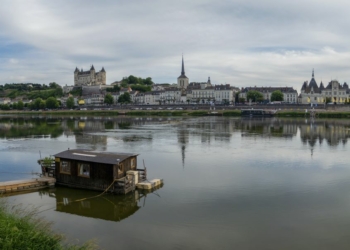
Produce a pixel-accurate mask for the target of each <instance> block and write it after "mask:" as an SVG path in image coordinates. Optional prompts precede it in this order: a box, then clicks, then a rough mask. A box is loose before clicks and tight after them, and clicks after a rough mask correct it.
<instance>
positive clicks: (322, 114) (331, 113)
mask: <svg viewBox="0 0 350 250" xmlns="http://www.w3.org/2000/svg"><path fill="white" fill-rule="evenodd" d="M1 114H2V115H43V116H47V115H50V116H54V115H69V116H95V115H98V116H121V115H123V116H124V115H125V116H228V117H239V116H241V110H239V109H234V110H57V111H2V112H0V115H1ZM276 116H277V117H310V112H307V113H305V110H304V109H302V110H278V111H277V113H276ZM315 117H316V118H317V117H319V118H350V111H336V110H322V109H318V110H317V111H316V113H315Z"/></svg>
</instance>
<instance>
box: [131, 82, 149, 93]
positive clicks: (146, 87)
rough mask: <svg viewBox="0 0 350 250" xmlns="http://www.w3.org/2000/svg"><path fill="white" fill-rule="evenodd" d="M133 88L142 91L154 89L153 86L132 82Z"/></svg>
mask: <svg viewBox="0 0 350 250" xmlns="http://www.w3.org/2000/svg"><path fill="white" fill-rule="evenodd" d="M130 87H131V89H132V90H137V91H140V92H148V91H151V90H152V87H151V86H149V85H142V84H132V85H130Z"/></svg>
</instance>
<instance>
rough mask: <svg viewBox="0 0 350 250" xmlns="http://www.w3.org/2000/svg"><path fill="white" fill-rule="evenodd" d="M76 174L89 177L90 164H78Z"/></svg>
mask: <svg viewBox="0 0 350 250" xmlns="http://www.w3.org/2000/svg"><path fill="white" fill-rule="evenodd" d="M78 176H81V177H87V178H90V164H87V163H79V164H78Z"/></svg>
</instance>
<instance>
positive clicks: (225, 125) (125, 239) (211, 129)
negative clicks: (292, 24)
mask: <svg viewBox="0 0 350 250" xmlns="http://www.w3.org/2000/svg"><path fill="white" fill-rule="evenodd" d="M349 136H350V121H348V120H336V121H332V120H318V119H316V120H315V121H310V120H305V119H297V120H295V119H277V118H273V119H257V120H249V119H247V120H246V119H237V118H222V117H200V118H168V117H166V118H110V119H108V118H103V117H92V118H89V117H59V118H57V117H56V118H47V117H46V118H45V117H41V118H40V117H32V118H30V117H22V118H20V117H2V118H0V157H1V164H0V172H1V173H0V181H5V180H14V179H21V178H31V177H33V176H32V175H30V174H29V173H31V172H39V170H40V169H39V165H38V164H37V162H36V161H37V159H38V158H39V157H40V155H41V156H42V157H44V156H48V155H52V154H55V153H58V152H61V151H63V150H66V149H68V148H84V149H91V150H99V151H117V152H135V153H139V154H140V156H139V166H140V165H142V160H144V161H145V164H146V167H147V168H148V177H149V179H151V178H163V179H164V183H165V184H164V186H163V187H162V188H160V189H158V190H157V191H156V192H154V193H148V194H147V193H141V192H135V193H134V194H130V195H126V196H115V195H104V196H102V197H99V198H95V199H90V200H85V201H82V202H73V203H70V202H71V201H74V200H77V199H80V198H84V197H91V196H94V195H96V194H99V193H96V192H90V191H84V190H76V189H68V188H55V189H47V190H42V191H36V192H32V193H29V194H21V195H15V196H11V197H10V198H8V199H9V202H11V203H15V204H23V205H25V206H27V205H31V204H34V205H35V206H38V207H39V211H41V212H40V213H39V215H40V216H42V217H44V218H47V219H48V220H50V221H53V222H54V224H53V228H54V230H56V231H58V232H62V233H64V234H65V235H67V238H68V240H73V241H76V240H78V241H79V242H84V241H86V240H89V239H96V240H97V242H98V245H99V246H101V247H102V248H104V249H318V250H319V249H349V248H350V166H349V156H348V155H349V153H348V152H349V150H348V147H349V145H348V138H349Z"/></svg>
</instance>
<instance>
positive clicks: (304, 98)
mask: <svg viewBox="0 0 350 250" xmlns="http://www.w3.org/2000/svg"><path fill="white" fill-rule="evenodd" d="M349 97H350V90H349V86H348V84H347V83H346V82H345V83H344V84H343V85H341V84H340V83H339V82H338V81H337V80H332V81H330V82H329V83H328V85H327V87H324V86H323V83H322V82H321V83H320V86H318V84H317V82H316V80H315V77H314V71H312V78H311V80H310V83H308V82H307V81H305V82H304V83H303V86H302V87H301V91H300V95H299V102H300V103H302V104H324V103H325V102H333V103H345V102H349V101H350V99H349Z"/></svg>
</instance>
